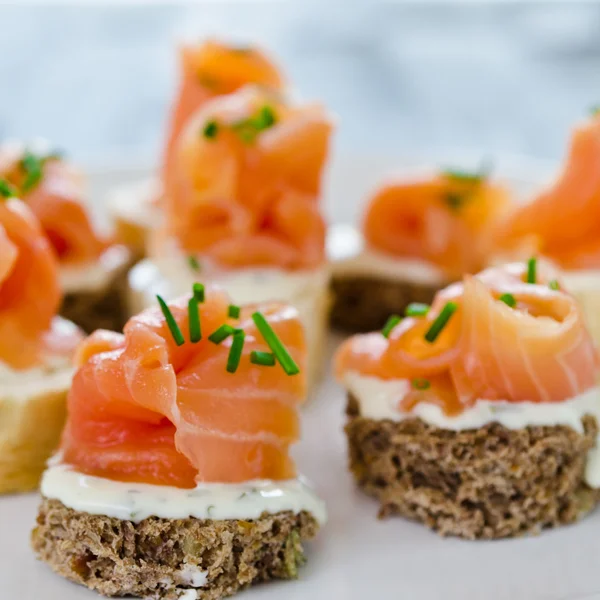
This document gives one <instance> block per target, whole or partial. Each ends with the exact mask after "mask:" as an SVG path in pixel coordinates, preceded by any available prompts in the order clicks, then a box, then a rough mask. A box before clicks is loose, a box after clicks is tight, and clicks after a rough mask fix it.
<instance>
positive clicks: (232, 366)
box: [227, 329, 246, 373]
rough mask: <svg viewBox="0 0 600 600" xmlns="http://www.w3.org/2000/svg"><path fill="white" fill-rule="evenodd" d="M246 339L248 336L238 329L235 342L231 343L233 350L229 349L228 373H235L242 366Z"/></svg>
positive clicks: (234, 338)
mask: <svg viewBox="0 0 600 600" xmlns="http://www.w3.org/2000/svg"><path fill="white" fill-rule="evenodd" d="M245 337H246V334H245V333H244V332H243V331H242V330H241V329H237V330H236V332H235V333H234V334H233V342H232V343H231V348H229V356H228V357H227V372H228V373H235V372H236V371H237V368H238V367H239V365H240V359H241V358H242V351H243V350H244V339H245Z"/></svg>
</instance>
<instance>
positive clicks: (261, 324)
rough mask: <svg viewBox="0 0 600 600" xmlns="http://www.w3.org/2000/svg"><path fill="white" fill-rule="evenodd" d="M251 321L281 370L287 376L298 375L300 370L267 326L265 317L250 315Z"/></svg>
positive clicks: (256, 314) (257, 313)
mask: <svg viewBox="0 0 600 600" xmlns="http://www.w3.org/2000/svg"><path fill="white" fill-rule="evenodd" d="M252 320H253V321H254V324H255V325H256V327H257V329H258V330H259V331H260V333H261V335H262V336H263V338H264V340H265V342H267V344H268V346H269V348H271V350H272V351H273V354H274V355H275V358H276V359H277V361H278V362H279V364H280V365H281V366H282V367H283V370H284V371H285V372H286V373H287V374H288V375H296V374H298V373H300V368H299V367H298V365H297V364H296V362H295V361H294V359H293V358H292V357H291V356H290V354H289V352H288V351H287V349H286V347H285V346H284V345H283V343H282V341H281V340H280V339H279V337H278V335H277V334H276V333H275V332H274V331H273V328H272V327H271V325H269V322H268V321H267V319H265V316H264V315H263V314H262V313H260V312H255V313H253V315H252Z"/></svg>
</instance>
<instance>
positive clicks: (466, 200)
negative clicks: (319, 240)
mask: <svg viewBox="0 0 600 600" xmlns="http://www.w3.org/2000/svg"><path fill="white" fill-rule="evenodd" d="M509 204H510V202H509V195H508V193H507V191H506V190H504V189H503V188H502V187H501V186H500V185H498V184H496V183H494V182H492V181H491V180H490V179H489V177H488V174H487V173H486V172H484V171H483V170H482V171H481V172H478V173H467V172H463V171H452V170H448V171H442V172H439V173H434V174H428V175H423V176H421V177H418V178H414V179H411V180H406V181H404V180H394V181H391V182H389V183H386V184H385V185H383V186H382V187H381V188H380V189H379V190H378V191H377V192H376V193H375V194H374V196H373V197H372V198H371V199H370V200H369V202H368V206H367V209H366V212H365V215H364V219H363V224H362V232H358V231H356V230H354V229H353V228H352V227H349V226H345V227H339V226H337V227H336V228H335V230H333V231H332V236H331V239H330V242H329V245H330V248H331V257H332V280H331V288H332V292H333V310H332V311H331V318H332V324H333V325H334V326H335V327H338V328H340V329H342V330H346V331H352V332H356V331H370V330H372V329H377V328H379V327H382V326H383V324H384V323H385V320H386V319H387V317H388V316H389V315H390V314H391V313H396V312H398V313H402V312H403V311H404V309H405V308H406V306H407V305H408V304H409V303H411V302H431V300H432V298H433V296H434V295H435V293H436V292H437V291H438V290H439V289H441V288H443V287H444V286H445V285H447V284H448V283H450V282H452V281H454V280H455V279H457V278H460V277H461V276H462V275H463V274H464V273H474V272H477V271H478V270H480V269H481V268H482V267H483V266H484V265H485V262H486V258H485V257H486V254H487V249H488V243H489V239H488V237H489V232H490V230H491V229H490V227H491V224H492V223H494V222H495V221H496V219H497V218H498V217H499V215H501V214H503V213H504V211H505V210H506V208H507V207H508V206H509Z"/></svg>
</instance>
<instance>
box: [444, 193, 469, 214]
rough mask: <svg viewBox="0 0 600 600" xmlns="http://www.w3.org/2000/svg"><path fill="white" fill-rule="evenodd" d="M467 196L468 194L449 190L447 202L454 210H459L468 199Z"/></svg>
mask: <svg viewBox="0 0 600 600" xmlns="http://www.w3.org/2000/svg"><path fill="white" fill-rule="evenodd" d="M467 198H468V196H467V194H457V193H455V192H448V193H447V194H446V204H448V206H449V207H450V208H451V209H452V210H458V209H459V208H460V207H461V206H462V205H463V203H464V201H465V200H467Z"/></svg>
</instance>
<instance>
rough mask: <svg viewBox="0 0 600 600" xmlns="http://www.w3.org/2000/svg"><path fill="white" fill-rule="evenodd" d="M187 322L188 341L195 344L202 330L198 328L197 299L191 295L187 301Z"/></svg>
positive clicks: (199, 338)
mask: <svg viewBox="0 0 600 600" xmlns="http://www.w3.org/2000/svg"><path fill="white" fill-rule="evenodd" d="M188 323H189V328H190V342H192V344H195V343H197V342H199V341H200V340H201V339H202V330H201V329H200V311H199V310H198V300H196V298H194V297H193V296H192V297H191V298H190V299H189V301H188Z"/></svg>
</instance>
